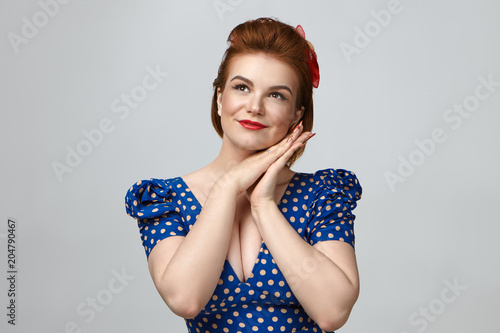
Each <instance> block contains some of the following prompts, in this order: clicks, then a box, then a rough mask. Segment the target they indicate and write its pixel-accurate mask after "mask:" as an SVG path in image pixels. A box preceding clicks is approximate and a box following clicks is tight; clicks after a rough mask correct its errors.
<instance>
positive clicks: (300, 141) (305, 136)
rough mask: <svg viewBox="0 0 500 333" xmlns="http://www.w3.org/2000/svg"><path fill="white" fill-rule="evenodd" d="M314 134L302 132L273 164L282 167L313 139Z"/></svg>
mask: <svg viewBox="0 0 500 333" xmlns="http://www.w3.org/2000/svg"><path fill="white" fill-rule="evenodd" d="M315 135H316V133H311V132H304V133H302V134H301V135H300V136H299V137H298V138H297V139H296V140H295V141H294V142H293V144H292V145H291V146H290V147H289V148H288V149H287V150H286V151H285V152H284V153H283V155H281V156H280V157H279V158H278V159H277V160H276V161H275V162H274V163H275V164H277V165H279V166H281V167H284V166H285V165H286V163H287V162H288V160H289V159H290V158H291V157H292V155H293V154H294V153H295V152H296V151H297V150H298V149H299V148H301V147H303V146H304V145H305V144H306V143H307V141H308V140H310V139H311V138H312V137H314V136H315Z"/></svg>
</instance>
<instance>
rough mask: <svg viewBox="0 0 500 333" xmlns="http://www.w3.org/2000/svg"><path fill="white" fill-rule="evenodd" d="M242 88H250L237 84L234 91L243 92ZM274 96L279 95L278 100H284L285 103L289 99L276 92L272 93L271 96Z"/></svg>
mask: <svg viewBox="0 0 500 333" xmlns="http://www.w3.org/2000/svg"><path fill="white" fill-rule="evenodd" d="M241 88H246V89H248V87H247V86H246V85H244V84H237V85H234V86H233V89H234V90H238V91H242V90H241ZM274 94H276V95H278V97H277V98H278V99H281V100H284V101H286V100H287V98H285V96H283V94H281V93H279V92H276V91H274V92H272V93H271V94H270V95H274Z"/></svg>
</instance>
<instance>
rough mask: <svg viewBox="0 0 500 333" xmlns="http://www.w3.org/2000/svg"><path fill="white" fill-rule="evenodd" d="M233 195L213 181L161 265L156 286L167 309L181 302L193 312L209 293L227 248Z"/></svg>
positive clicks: (233, 208)
mask: <svg viewBox="0 0 500 333" xmlns="http://www.w3.org/2000/svg"><path fill="white" fill-rule="evenodd" d="M236 197H237V194H235V193H234V191H231V190H229V189H228V188H227V187H226V186H224V184H221V183H216V184H215V185H214V186H213V188H212V190H211V191H210V193H209V195H208V196H207V199H206V201H205V203H204V206H203V209H202V211H201V213H200V215H199V216H198V218H197V221H196V223H195V224H194V225H193V228H192V229H191V230H189V233H188V234H187V235H186V237H185V239H184V240H183V241H182V243H181V244H180V245H179V247H178V248H177V250H176V251H175V254H174V255H173V256H172V258H171V259H170V262H169V263H168V265H167V266H166V267H165V268H164V272H163V273H162V274H161V275H160V281H159V283H157V287H158V286H159V291H160V294H161V295H162V297H163V298H164V299H165V301H166V302H167V304H168V305H169V306H170V307H171V308H172V307H175V305H176V304H182V306H181V307H184V306H187V308H188V309H191V310H190V311H189V312H192V313H191V314H193V313H197V312H199V310H201V308H202V307H203V306H205V304H206V303H207V302H208V301H209V299H210V297H211V296H212V294H213V292H214V290H215V287H216V286H217V282H218V279H219V277H220V274H221V272H222V269H223V267H224V261H225V258H226V255H227V251H228V245H229V240H230V235H231V231H232V226H233V220H234V212H235V205H236ZM187 302H189V304H190V305H186V304H185V303H187ZM169 303H170V304H169ZM196 309H199V310H198V311H196ZM174 312H175V311H174ZM184 316H186V315H184Z"/></svg>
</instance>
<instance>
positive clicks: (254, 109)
mask: <svg viewBox="0 0 500 333" xmlns="http://www.w3.org/2000/svg"><path fill="white" fill-rule="evenodd" d="M247 113H252V114H264V106H263V103H262V97H261V96H259V95H258V94H253V95H252V96H251V97H250V99H249V100H248V103H247Z"/></svg>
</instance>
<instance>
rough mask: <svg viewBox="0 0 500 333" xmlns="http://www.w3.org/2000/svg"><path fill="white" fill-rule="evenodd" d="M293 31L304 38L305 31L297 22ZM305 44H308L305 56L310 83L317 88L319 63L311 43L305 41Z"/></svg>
mask: <svg viewBox="0 0 500 333" xmlns="http://www.w3.org/2000/svg"><path fill="white" fill-rule="evenodd" d="M295 31H297V33H298V34H299V35H300V36H301V37H302V38H304V39H306V33H305V32H304V29H303V28H302V26H301V25H300V24H299V25H298V26H297V27H296V28H295ZM306 42H307V45H309V50H306V57H307V65H308V66H309V72H310V73H311V79H312V85H313V87H314V88H318V86H319V65H318V57H317V56H316V52H314V47H313V46H312V44H311V43H310V42H309V41H307V40H306Z"/></svg>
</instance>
